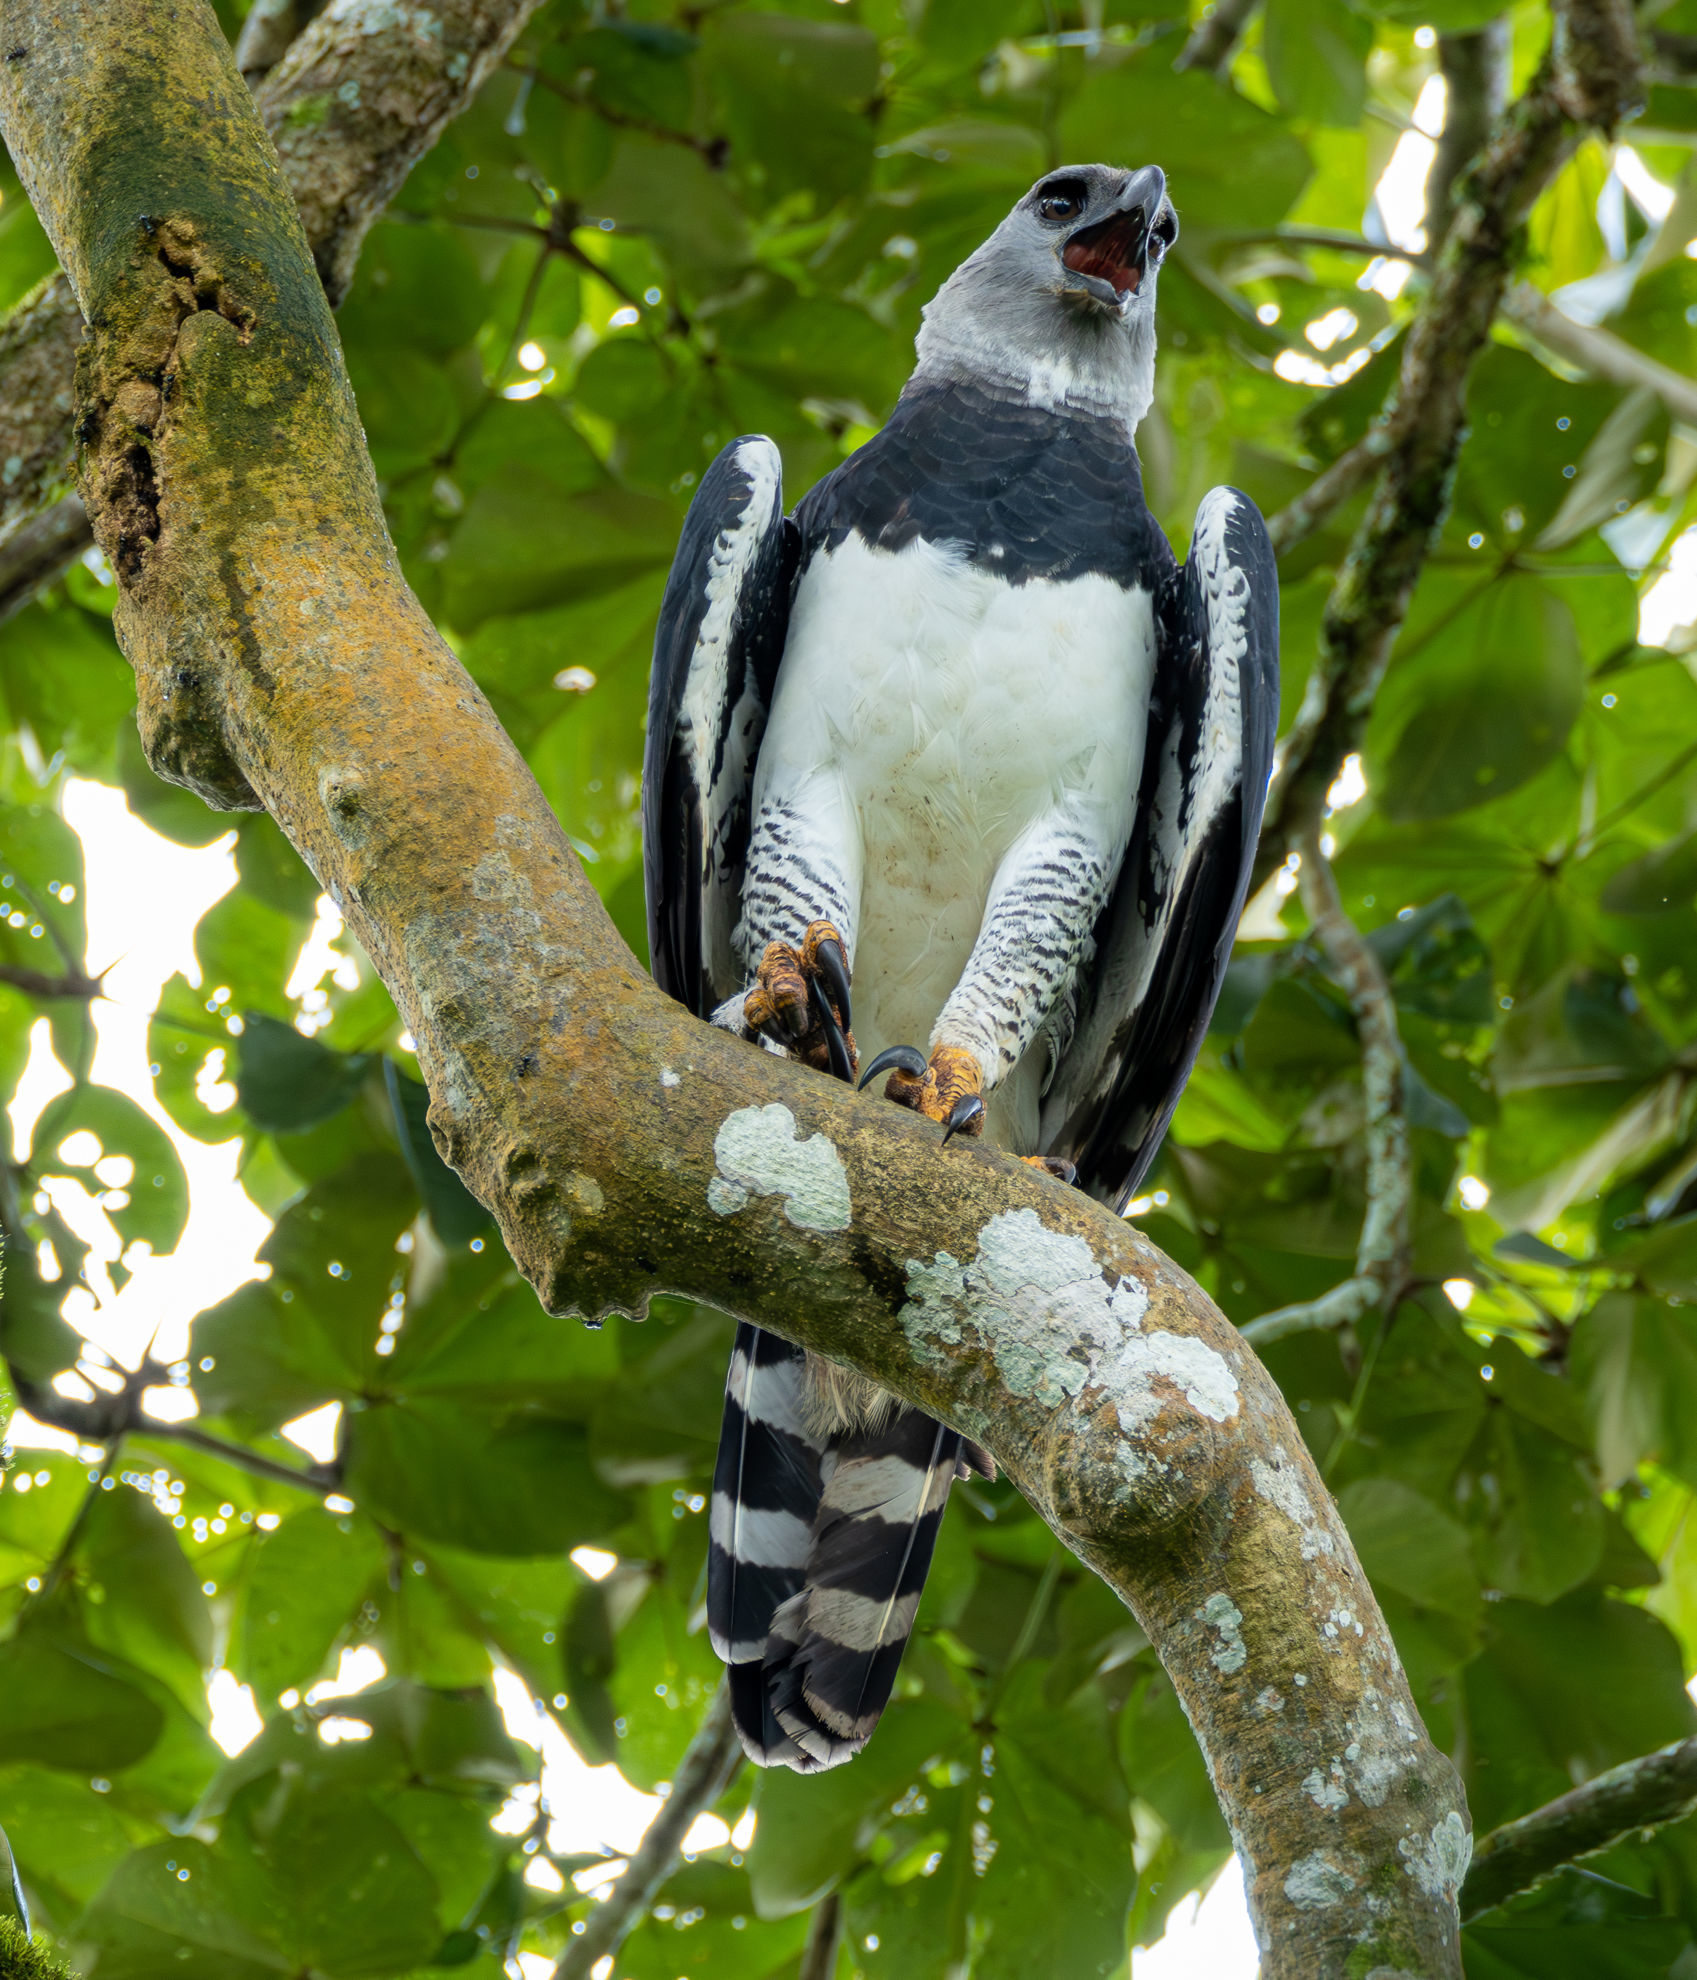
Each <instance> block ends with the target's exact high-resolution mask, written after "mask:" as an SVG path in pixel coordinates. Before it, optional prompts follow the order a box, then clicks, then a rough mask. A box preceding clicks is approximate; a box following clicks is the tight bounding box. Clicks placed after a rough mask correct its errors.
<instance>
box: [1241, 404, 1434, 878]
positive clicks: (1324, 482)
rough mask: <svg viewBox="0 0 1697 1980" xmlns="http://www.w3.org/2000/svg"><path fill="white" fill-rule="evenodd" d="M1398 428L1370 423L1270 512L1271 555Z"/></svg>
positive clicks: (1368, 465) (1338, 503) (1322, 512)
mask: <svg viewBox="0 0 1697 1980" xmlns="http://www.w3.org/2000/svg"><path fill="white" fill-rule="evenodd" d="M1400 430H1401V429H1400V426H1399V424H1398V423H1397V422H1395V421H1390V420H1386V421H1382V422H1381V423H1379V424H1378V425H1375V426H1371V427H1369V428H1368V429H1367V431H1366V432H1365V433H1364V434H1363V435H1362V436H1361V438H1360V439H1359V440H1357V441H1356V443H1355V445H1354V446H1353V447H1348V448H1345V450H1344V451H1343V452H1342V453H1341V454H1339V456H1338V457H1337V459H1336V460H1335V461H1333V462H1332V464H1331V466H1330V467H1328V468H1325V469H1323V470H1322V471H1321V472H1320V473H1319V474H1317V475H1315V477H1314V479H1313V480H1312V481H1311V482H1310V483H1309V484H1308V486H1307V487H1306V488H1305V489H1303V491H1302V493H1301V494H1300V495H1298V496H1296V497H1295V498H1294V499H1293V500H1291V501H1289V502H1287V503H1286V504H1285V506H1284V507H1283V508H1282V509H1279V510H1276V511H1275V512H1274V513H1273V514H1272V515H1270V516H1269V517H1268V518H1267V534H1268V536H1270V537H1271V538H1272V541H1273V555H1274V556H1275V557H1283V556H1284V555H1285V554H1286V553H1287V552H1288V551H1291V550H1294V549H1295V548H1296V546H1297V545H1298V544H1299V543H1300V542H1302V540H1303V538H1304V537H1308V536H1312V535H1313V533H1314V532H1315V530H1317V529H1318V528H1319V527H1320V525H1321V524H1322V523H1323V522H1324V521H1325V520H1326V518H1327V517H1328V516H1329V515H1330V514H1331V513H1332V511H1333V510H1334V509H1337V508H1341V507H1342V506H1343V504H1344V503H1345V502H1347V501H1348V500H1349V498H1350V497H1351V496H1352V495H1353V494H1355V493H1356V492H1357V490H1358V489H1361V488H1363V487H1365V486H1366V484H1367V482H1368V481H1369V480H1370V479H1371V478H1372V476H1373V474H1374V472H1375V470H1376V469H1377V468H1378V467H1379V466H1380V465H1381V463H1382V462H1383V461H1384V459H1385V457H1386V455H1387V454H1389V453H1390V451H1391V449H1392V448H1393V447H1394V446H1395V445H1396V443H1397V438H1398V434H1399V432H1400ZM1274 864H1277V862H1276V861H1275V862H1274Z"/></svg>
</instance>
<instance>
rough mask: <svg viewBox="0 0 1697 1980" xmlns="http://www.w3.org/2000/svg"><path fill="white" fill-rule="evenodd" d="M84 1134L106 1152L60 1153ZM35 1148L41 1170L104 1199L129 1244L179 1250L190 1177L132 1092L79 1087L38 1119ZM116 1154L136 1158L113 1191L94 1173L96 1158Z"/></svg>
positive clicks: (163, 1134) (112, 1221) (112, 1220)
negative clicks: (69, 1156)
mask: <svg viewBox="0 0 1697 1980" xmlns="http://www.w3.org/2000/svg"><path fill="white" fill-rule="evenodd" d="M81 1133H87V1134H92V1135H93V1136H94V1137H95V1139H96V1140H97V1141H98V1142H99V1143H100V1154H99V1155H95V1156H91V1157H90V1159H89V1160H88V1161H86V1162H71V1161H67V1160H66V1159H65V1157H64V1155H63V1154H62V1153H61V1152H60V1151H61V1150H62V1149H63V1147H64V1144H65V1142H66V1141H67V1140H68V1139H69V1138H70V1137H71V1136H72V1135H73V1134H81ZM35 1147H36V1149H38V1150H39V1151H40V1154H39V1156H38V1158H37V1161H36V1170H37V1173H38V1174H45V1175H52V1174H59V1175H70V1176H73V1177H74V1178H75V1179H76V1180H77V1181H78V1182H80V1183H81V1184H82V1185H83V1187H84V1188H85V1189H87V1190H88V1192H89V1194H90V1195H91V1196H95V1197H98V1198H99V1199H100V1202H101V1207H102V1208H103V1209H104V1211H105V1213H106V1216H107V1217H108V1219H109V1220H110V1221H111V1224H112V1228H113V1229H114V1230H115V1231H116V1232H117V1233H118V1236H119V1239H120V1240H121V1241H122V1243H123V1244H124V1246H125V1247H126V1248H127V1247H128V1246H129V1245H131V1244H133V1243H135V1242H136V1241H137V1240H138V1239H139V1240H140V1241H142V1242H143V1243H145V1244H147V1245H149V1246H150V1247H151V1248H152V1250H153V1251H154V1252H155V1254H159V1253H163V1252H167V1251H172V1250H174V1249H175V1248H176V1244H177V1240H178V1238H180V1237H181V1236H182V1234H183V1226H184V1225H185V1224H186V1223H187V1221H188V1214H189V1186H188V1178H187V1177H186V1176H185V1175H184V1174H183V1165H182V1163H181V1161H179V1160H178V1157H177V1151H176V1150H175V1149H174V1148H173V1147H172V1146H171V1142H170V1137H169V1136H168V1135H167V1134H166V1133H165V1131H164V1130H163V1129H162V1128H161V1127H160V1126H159V1124H158V1122H156V1121H154V1120H151V1119H149V1117H148V1116H147V1115H146V1114H144V1113H143V1112H142V1110H141V1109H140V1107H138V1106H137V1105H136V1103H135V1102H134V1101H133V1100H132V1099H131V1098H130V1097H129V1095H128V1094H127V1093H120V1092H118V1091H117V1090H116V1089H115V1088H113V1087H110V1086H77V1087H73V1088H72V1089H71V1090H70V1092H68V1093H66V1094H64V1095H63V1096H62V1097H61V1098H59V1099H57V1100H54V1101H51V1102H49V1104H48V1106H47V1108H46V1109H45V1111H44V1112H43V1114H42V1116H41V1119H40V1121H39V1122H38V1123H37V1125H36V1135H35ZM115 1155H122V1156H126V1157H127V1158H128V1159H129V1161H130V1162H131V1163H132V1164H133V1173H132V1174H131V1177H130V1180H129V1181H128V1183H126V1184H124V1185H123V1187H122V1188H121V1189H109V1188H108V1187H107V1185H106V1184H105V1183H104V1182H102V1181H101V1180H100V1179H99V1178H98V1177H97V1176H95V1175H94V1174H93V1173H92V1170H93V1167H94V1164H95V1162H97V1161H101V1160H103V1159H104V1158H106V1157H108V1156H115ZM125 1197H127V1198H128V1201H127V1202H125V1201H123V1200H122V1199H123V1198H125Z"/></svg>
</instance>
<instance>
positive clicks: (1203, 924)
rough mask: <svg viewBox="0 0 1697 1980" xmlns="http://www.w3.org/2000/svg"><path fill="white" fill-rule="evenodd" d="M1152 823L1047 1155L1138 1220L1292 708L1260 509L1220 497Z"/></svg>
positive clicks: (1111, 924) (1224, 949) (1147, 800)
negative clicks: (1284, 710) (1285, 711)
mask: <svg viewBox="0 0 1697 1980" xmlns="http://www.w3.org/2000/svg"><path fill="white" fill-rule="evenodd" d="M1157 638H1158V641H1159V652H1158V655H1157V660H1156V669H1155V688H1154V694H1153V696H1152V698H1151V703H1150V718H1149V736H1148V742H1147V744H1146V747H1145V751H1144V759H1143V786H1142V794H1141V798H1140V801H1139V806H1138V824H1137V829H1136V831H1135V833H1134V834H1133V837H1132V841H1131V844H1130V846H1129V848H1128V849H1127V852H1126V856H1125V860H1124V862H1123V864H1122V865H1121V868H1120V873H1119V878H1118V880H1117V881H1116V883H1115V887H1114V892H1113V894H1112V895H1111V897H1110V899H1109V902H1108V905H1107V907H1106V908H1105V909H1104V910H1103V914H1102V918H1101V921H1100V923H1099V924H1098V927H1097V931H1096V954H1095V959H1094V962H1093V964H1092V966H1091V967H1090V968H1089V969H1088V970H1087V971H1086V972H1085V978H1084V981H1083V982H1082V983H1081V985H1080V994H1079V1011H1078V1020H1077V1024H1076V1026H1075V1028H1074V1031H1073V1036H1072V1040H1071V1043H1070V1046H1069V1047H1068V1049H1067V1051H1066V1053H1065V1055H1064V1056H1063V1058H1062V1059H1061V1061H1060V1063H1059V1064H1058V1065H1057V1067H1056V1069H1055V1074H1054V1077H1053V1079H1052V1081H1051V1083H1050V1087H1049V1092H1048V1094H1047V1096H1046V1098H1045V1101H1044V1106H1043V1117H1042V1143H1041V1145H1042V1147H1043V1148H1044V1149H1045V1150H1046V1151H1047V1152H1049V1153H1052V1154H1057V1155H1064V1156H1066V1157H1067V1158H1068V1159H1070V1160H1071V1161H1073V1162H1076V1163H1077V1165H1078V1180H1079V1183H1080V1184H1081V1185H1082V1186H1083V1187H1084V1188H1086V1189H1088V1190H1090V1191H1091V1193H1092V1194H1094V1195H1096V1196H1100V1197H1103V1198H1106V1199H1107V1200H1109V1201H1111V1202H1112V1203H1113V1204H1114V1206H1115V1208H1116V1209H1119V1210H1123V1209H1124V1208H1125V1205H1126V1204H1127V1202H1129V1201H1130V1199H1131V1197H1132V1196H1133V1194H1134V1193H1135V1192H1136V1189H1137V1185H1138V1184H1139V1183H1140V1182H1141V1181H1142V1179H1143V1177H1144V1176H1145V1174H1147V1172H1148V1169H1149V1165H1150V1164H1151V1163H1152V1162H1153V1161H1154V1159H1155V1156H1156V1154H1157V1152H1158V1151H1159V1149H1160V1146H1161V1140H1162V1137H1163V1136H1164V1135H1165V1133H1166V1130H1167V1123H1168V1122H1169V1121H1170V1120H1171V1119H1172V1115H1173V1109H1174V1108H1175V1107H1176V1106H1177V1105H1178V1100H1179V1095H1180V1094H1181V1093H1182V1092H1183V1091H1184V1083H1185V1081H1186V1080H1187V1079H1188V1078H1189V1076H1190V1069H1191V1067H1192V1066H1193V1065H1194V1064H1195V1062H1196V1054H1197V1052H1198V1051H1199V1050H1200V1049H1201V1045H1202V1038H1203V1034H1204V1033H1205V1032H1206V1031H1207V1029H1208V1020H1209V1018H1210V1017H1211V1016H1212V1015H1213V1010H1214V1003H1215V1000H1216V998H1217V997H1218V996H1219V994H1220V984H1221V982H1222V980H1223V979H1224V976H1225V971H1226V964H1227V963H1228V962H1229V961H1230V959H1231V949H1232V941H1233V938H1234V936H1235V935H1236V932H1237V924H1238V917H1239V916H1240V915H1241V914H1242V912H1243V905H1244V899H1245V896H1246V894H1247V892H1248V888H1249V876H1250V871H1251V868H1252V867H1253V865H1254V860H1255V845H1256V840H1257V838H1258V837H1259V835H1260V831H1261V813H1262V809H1263V807H1264V805H1265V803H1266V797H1267V780H1268V777H1269V775H1270V774H1271V770H1272V762H1273V739H1274V735H1275V733H1276V730H1277V727H1278V713H1279V584H1278V570H1277V567H1276V564H1275V561H1274V557H1273V547H1272V544H1271V542H1270V541H1269V540H1268V537H1267V529H1266V525H1265V524H1264V523H1263V522H1262V520H1261V515H1260V512H1259V510H1257V508H1256V507H1255V504H1254V503H1253V502H1251V501H1250V499H1249V497H1248V496H1247V495H1243V494H1240V493H1239V492H1238V490H1236V489H1234V488H1216V489H1215V490H1214V491H1213V492H1212V493H1211V494H1210V495H1208V496H1207V497H1206V498H1205V499H1204V501H1203V503H1202V505H1201V507H1200V508H1199V509H1198V511H1197V516H1196V532H1195V536H1194V538H1193V540H1192V543H1191V549H1190V556H1189V558H1188V559H1187V560H1186V562H1185V564H1184V566H1183V568H1182V569H1181V570H1177V571H1175V572H1174V574H1173V579H1172V583H1171V585H1170V587H1169V589H1168V590H1167V592H1166V594H1165V596H1164V597H1163V598H1162V599H1161V601H1160V608H1159V615H1158V624H1157Z"/></svg>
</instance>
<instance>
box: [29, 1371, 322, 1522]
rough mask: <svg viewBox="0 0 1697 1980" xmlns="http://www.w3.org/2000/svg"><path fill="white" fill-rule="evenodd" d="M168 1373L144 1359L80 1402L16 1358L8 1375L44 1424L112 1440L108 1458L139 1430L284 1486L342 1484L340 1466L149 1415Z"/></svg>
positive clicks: (315, 1489) (317, 1488)
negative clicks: (266, 1450)
mask: <svg viewBox="0 0 1697 1980" xmlns="http://www.w3.org/2000/svg"><path fill="white" fill-rule="evenodd" d="M164 1375H165V1370H164V1369H163V1368H159V1367H156V1366H154V1365H152V1364H150V1363H146V1362H144V1363H143V1364H142V1366H141V1367H140V1368H138V1369H136V1370H135V1371H134V1373H132V1374H130V1375H128V1376H126V1377H125V1381H124V1386H123V1388H122V1389H120V1390H119V1391H118V1392H117V1394H115V1395H101V1396H97V1397H95V1399H94V1400H93V1401H92V1402H79V1401H78V1400H77V1399H76V1397H74V1396H62V1395H60V1393H59V1391H58V1390H57V1389H55V1388H53V1387H51V1386H50V1385H49V1384H48V1383H46V1382H37V1381H36V1380H35V1379H34V1378H33V1377H31V1376H29V1375H26V1374H25V1373H24V1372H23V1370H22V1369H21V1368H19V1367H17V1366H16V1365H15V1364H14V1363H13V1362H11V1361H8V1362H7V1363H6V1379H7V1380H8V1381H9V1382H10V1384H11V1387H12V1393H13V1394H14V1395H15V1396H16V1397H17V1399H18V1402H19V1404H20V1405H21V1406H22V1407H23V1409H25V1410H26V1411H27V1412H28V1413H29V1415H31V1416H33V1417H34V1418H35V1420H36V1422H37V1423H44V1424H46V1425H47V1426H48V1428H49V1429H52V1430H63V1431H64V1432H65V1433H66V1435H67V1436H71V1437H77V1438H80V1439H81V1441H82V1442H83V1443H85V1444H105V1445H107V1446H108V1447H109V1449H108V1453H107V1458H108V1463H109V1462H110V1460H111V1457H112V1456H113V1455H114V1454H115V1453H116V1451H117V1449H118V1446H119V1444H120V1443H121V1442H122V1441H123V1439H124V1438H125V1437H127V1436H131V1435H134V1436H138V1437H146V1438H148V1439H150V1440H151V1441H153V1442H159V1441H160V1440H164V1441H167V1442H170V1443H175V1444H186V1445H188V1446H189V1447H190V1448H191V1449H192V1450H197V1451H205V1452H206V1453H207V1455H208V1456H209V1457H215V1458H219V1459H221V1460H222V1461H223V1462H224V1463H225V1464H228V1465H233V1466H235V1468H236V1469H237V1470H239V1471H246V1472H251V1473H252V1474H253V1476H254V1477H256V1478H269V1479H271V1480H272V1481H273V1482H274V1483H276V1484H279V1485H292V1486H294V1487H295V1488H296V1489H297V1490H299V1491H302V1492H311V1493H313V1494H315V1495H321V1494H323V1493H325V1492H334V1491H336V1490H338V1489H339V1488H340V1485H341V1478H342V1474H341V1469H340V1467H339V1466H336V1465H323V1464H315V1465H312V1466H311V1467H309V1468H307V1469H304V1470H297V1469H296V1468H295V1467H294V1466H293V1465H288V1464H280V1463H278V1461H277V1460H276V1459H275V1458H268V1457H263V1456H261V1454H260V1453H259V1452H258V1451H250V1450H247V1449H245V1448H244V1447H243V1446H242V1445H240V1444H230V1443H226V1442H225V1441H224V1439H223V1438H222V1437H214V1436H212V1435H211V1434H210V1432H208V1431H205V1430H201V1429H197V1428H196V1426H195V1425H194V1424H192V1423H162V1422H159V1421H157V1420H156V1419H155V1418H153V1417H151V1416H148V1415H146V1414H145V1413H144V1412H143V1410H142V1406H141V1397H142V1391H143V1390H144V1389H149V1388H153V1387H155V1386H156V1385H159V1384H160V1383H161V1381H162V1378H163V1377H164Z"/></svg>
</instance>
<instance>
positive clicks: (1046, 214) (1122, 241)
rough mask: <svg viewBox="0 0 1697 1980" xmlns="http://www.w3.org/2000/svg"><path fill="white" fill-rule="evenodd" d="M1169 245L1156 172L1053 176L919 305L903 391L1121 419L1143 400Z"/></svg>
mask: <svg viewBox="0 0 1697 1980" xmlns="http://www.w3.org/2000/svg"><path fill="white" fill-rule="evenodd" d="M1177 238H1178V220H1177V217H1176V216H1175V214H1174V213H1173V208H1172V202H1171V201H1170V200H1169V199H1168V198H1167V192H1166V179H1165V177H1164V176H1163V174H1162V172H1161V170H1160V168H1159V166H1155V165H1145V166H1144V167H1143V168H1142V169H1141V170H1140V171H1127V170H1124V169H1122V168H1121V167H1119V166H1115V165H1064V166H1061V167H1060V168H1059V169H1058V170H1056V171H1053V172H1050V173H1048V174H1046V175H1045V177H1044V178H1042V179H1041V180H1039V181H1038V183H1037V184H1036V185H1035V186H1033V187H1032V189H1031V191H1030V192H1029V193H1027V194H1026V196H1025V198H1024V199H1022V200H1021V201H1020V202H1019V204H1018V205H1017V206H1016V207H1015V208H1014V210H1013V211H1012V212H1011V213H1010V214H1009V215H1008V217H1007V218H1006V219H1005V220H1004V221H1003V222H1002V224H1001V225H1000V226H999V227H998V228H997V229H996V231H995V232H994V233H993V234H992V235H991V236H990V238H989V239H988V240H987V241H986V242H985V243H984V245H983V246H982V247H981V248H979V249H978V251H977V252H976V253H975V254H972V255H969V256H968V257H967V259H966V260H965V261H963V262H962V263H961V265H960V266H959V267H958V268H957V269H956V270H955V272H954V273H953V274H952V275H951V276H950V277H949V279H948V280H947V281H946V282H945V283H944V284H943V286H942V287H941V288H940V289H939V290H938V291H937V293H936V295H935V296H933V297H932V299H931V301H930V302H928V303H927V304H926V306H925V311H924V322H923V323H922V324H921V326H920V331H919V340H918V351H919V363H918V365H917V366H916V367H915V369H914V374H913V383H914V384H934V383H937V382H939V381H944V380H954V379H970V380H973V381H974V382H976V383H979V384H986V385H989V386H991V387H992V388H993V389H996V390H1000V391H1006V392H1012V393H1015V394H1017V395H1018V396H1020V397H1022V398H1025V399H1027V400H1029V402H1030V403H1031V404H1032V405H1035V406H1042V407H1044V408H1046V409H1048V410H1051V411H1057V412H1059V411H1068V410H1076V411H1080V412H1091V413H1098V414H1106V415H1107V416H1109V417H1110V418H1116V419H1123V420H1124V421H1125V423H1126V425H1127V426H1128V427H1129V428H1133V429H1135V427H1136V426H1137V423H1138V421H1139V420H1141V419H1142V417H1143V415H1144V414H1145V413H1146V412H1147V411H1148V410H1149V406H1150V402H1151V401H1152V399H1153V398H1154V394H1155V280H1156V275H1157V272H1158V270H1159V268H1160V264H1161V259H1162V257H1163V256H1164V255H1165V253H1166V251H1167V249H1168V248H1169V247H1171V245H1172V244H1173V242H1174V241H1175V240H1176V239H1177Z"/></svg>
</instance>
